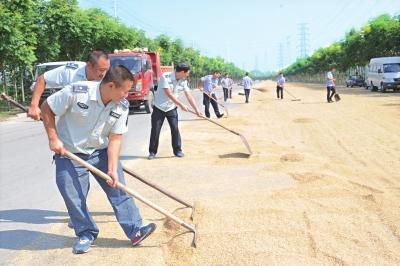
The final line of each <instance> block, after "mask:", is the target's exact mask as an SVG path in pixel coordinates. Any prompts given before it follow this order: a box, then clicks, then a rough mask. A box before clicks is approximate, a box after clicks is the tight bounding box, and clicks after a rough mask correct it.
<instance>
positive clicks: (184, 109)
mask: <svg viewBox="0 0 400 266" xmlns="http://www.w3.org/2000/svg"><path fill="white" fill-rule="evenodd" d="M163 90H164V92H165V94H166V95H167V96H168V98H170V99H171V100H172V101H173V102H174V103H175V104H176V105H177V106H179V107H180V108H181V109H182V110H183V111H185V112H187V111H188V110H189V109H188V107H187V106H186V105H184V104H183V103H182V102H181V101H179V100H178V98H176V97H175V95H173V94H172V91H171V89H169V88H164V89H163Z"/></svg>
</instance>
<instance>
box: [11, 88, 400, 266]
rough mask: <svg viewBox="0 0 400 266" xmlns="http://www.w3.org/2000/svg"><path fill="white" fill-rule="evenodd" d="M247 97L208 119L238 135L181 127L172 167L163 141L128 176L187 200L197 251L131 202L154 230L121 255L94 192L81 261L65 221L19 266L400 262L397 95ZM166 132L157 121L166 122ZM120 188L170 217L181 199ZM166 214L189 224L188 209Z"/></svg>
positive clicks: (118, 235) (174, 228) (353, 92)
mask: <svg viewBox="0 0 400 266" xmlns="http://www.w3.org/2000/svg"><path fill="white" fill-rule="evenodd" d="M258 86H259V88H261V90H253V91H252V92H251V96H250V104H244V103H243V102H244V98H243V96H240V95H237V94H236V95H234V99H233V102H234V103H235V104H236V105H237V108H234V109H232V110H230V117H229V118H223V119H220V120H217V121H218V122H220V123H222V124H223V125H225V126H227V127H229V128H232V129H234V130H237V131H238V132H240V133H242V134H243V135H244V136H245V137H246V138H247V139H248V141H249V143H250V145H251V147H252V149H253V152H254V154H253V155H252V156H251V157H249V158H247V157H246V156H245V153H246V149H245V146H244V145H243V143H242V142H241V140H240V138H239V137H238V136H236V135H234V134H231V133H229V132H227V131H225V130H223V129H221V128H219V127H217V126H215V125H213V124H211V123H209V122H207V121H204V120H199V119H196V118H194V119H193V120H186V121H181V122H180V127H181V134H182V139H183V149H184V152H185V154H186V156H185V157H184V158H182V159H179V158H174V157H171V147H170V137H169V136H168V134H166V135H165V136H164V137H163V138H162V140H161V141H160V143H161V144H160V148H159V150H160V153H159V154H158V159H156V160H153V161H148V160H145V159H138V160H136V161H134V162H131V163H130V164H127V166H129V167H130V168H132V169H133V170H135V171H136V172H138V173H140V174H142V175H143V176H145V177H147V178H150V179H151V180H153V182H156V183H158V184H160V185H161V186H164V187H166V188H168V189H169V190H171V191H173V192H175V193H176V194H178V195H180V196H181V197H182V198H185V199H187V200H188V201H191V202H195V205H196V208H197V209H196V214H195V221H194V223H195V224H196V225H197V230H198V239H197V246H198V247H197V248H196V249H194V248H191V247H190V244H191V240H192V235H191V234H181V233H182V232H184V231H185V229H182V228H180V227H179V226H178V225H175V224H174V223H172V222H169V221H166V220H165V219H164V218H163V216H162V215H160V214H158V213H156V212H155V211H153V210H151V209H149V208H148V207H146V206H144V205H143V204H141V203H138V205H139V207H140V210H141V212H142V215H143V217H144V219H145V220H146V221H147V222H148V221H154V222H156V223H157V225H158V229H157V231H156V232H155V233H154V234H153V235H152V236H151V237H150V238H148V239H146V241H145V242H144V243H143V245H142V246H141V247H139V248H131V247H130V246H129V242H128V241H126V239H125V237H124V235H123V232H122V230H121V229H120V228H119V226H118V223H117V222H116V221H115V218H114V216H113V215H112V210H111V208H110V207H109V204H108V202H107V201H106V199H105V196H104V194H103V193H101V192H98V193H92V194H91V195H90V202H89V206H90V208H91V211H92V212H93V213H95V216H94V218H95V221H96V222H97V223H98V225H99V227H100V236H99V239H98V240H97V241H96V245H95V246H94V247H93V249H92V250H91V252H90V253H88V254H85V255H81V256H76V255H73V254H72V253H71V245H72V243H73V241H74V238H73V232H72V231H71V230H69V229H68V228H67V227H66V225H65V224H61V225H54V226H53V227H51V233H49V234H48V235H46V236H45V237H42V238H41V239H39V240H38V241H36V242H35V243H34V244H32V245H31V246H30V247H26V248H24V250H23V251H21V252H20V255H19V256H18V257H17V259H16V260H15V261H14V263H15V264H18V265H28V264H30V265H32V264H35V265H45V264H54V265H56V264H57V265H67V264H68V265H83V264H86V265H91V264H96V265H113V264H118V265H133V264H136V265H229V264H230V265H265V264H272V265H287V264H290V265H295V264H298V265H304V264H307V265H311V264H324V265H360V264H364V265H377V264H379V265H396V264H400V252H399V251H400V225H399V221H400V209H399V199H400V171H399V170H400V138H399V136H398V134H399V132H400V101H399V100H400V98H399V94H390V93H388V94H380V93H371V92H368V91H364V89H358V88H353V89H347V90H345V89H339V92H340V93H341V95H342V101H340V102H337V103H331V104H328V103H326V102H325V101H326V98H325V97H326V96H325V89H324V88H323V87H322V86H316V85H311V84H295V83H293V84H288V85H287V89H288V90H289V91H290V92H291V93H292V94H294V95H296V97H298V98H299V99H301V101H291V98H290V96H289V95H288V94H287V93H284V96H285V99H283V100H278V99H276V98H275V97H276V94H275V89H274V84H273V83H272V82H266V83H262V84H259V85H258ZM166 126H167V125H166ZM127 182H128V185H129V186H130V187H132V188H135V189H136V190H137V191H140V193H141V194H142V195H144V196H146V197H148V198H149V199H150V200H152V201H154V202H156V203H158V204H159V205H161V206H163V207H164V208H166V209H168V210H171V211H173V210H176V209H177V208H180V207H181V205H179V203H176V202H173V201H171V200H170V199H168V198H166V197H164V196H162V195H161V194H159V193H157V192H154V191H153V190H151V189H149V188H147V187H145V186H143V185H142V184H140V183H138V182H137V181H135V180H134V179H133V178H131V177H127ZM175 214H176V215H178V216H179V217H181V218H183V219H184V220H185V221H188V222H190V220H189V216H190V211H189V210H188V209H184V210H176V211H175Z"/></svg>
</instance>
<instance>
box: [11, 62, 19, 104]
mask: <svg viewBox="0 0 400 266" xmlns="http://www.w3.org/2000/svg"><path fill="white" fill-rule="evenodd" d="M12 73H13V80H14V94H15V100H16V101H18V88H17V71H15V68H14V70H13V72H12Z"/></svg>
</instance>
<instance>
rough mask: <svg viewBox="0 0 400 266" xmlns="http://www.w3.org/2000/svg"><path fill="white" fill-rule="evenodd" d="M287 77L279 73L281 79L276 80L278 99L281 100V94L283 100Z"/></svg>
mask: <svg viewBox="0 0 400 266" xmlns="http://www.w3.org/2000/svg"><path fill="white" fill-rule="evenodd" d="M285 82H286V80H285V77H284V76H283V73H282V72H280V73H279V77H278V78H277V80H276V97H278V99H279V94H280V98H281V99H283V86H285Z"/></svg>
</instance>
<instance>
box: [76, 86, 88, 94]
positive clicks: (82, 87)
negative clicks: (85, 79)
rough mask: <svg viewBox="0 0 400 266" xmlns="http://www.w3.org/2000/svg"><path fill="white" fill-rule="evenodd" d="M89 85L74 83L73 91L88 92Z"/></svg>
mask: <svg viewBox="0 0 400 266" xmlns="http://www.w3.org/2000/svg"><path fill="white" fill-rule="evenodd" d="M88 90H89V87H88V86H87V85H85V84H73V85H72V91H73V92H84V93H85V92H88Z"/></svg>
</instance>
